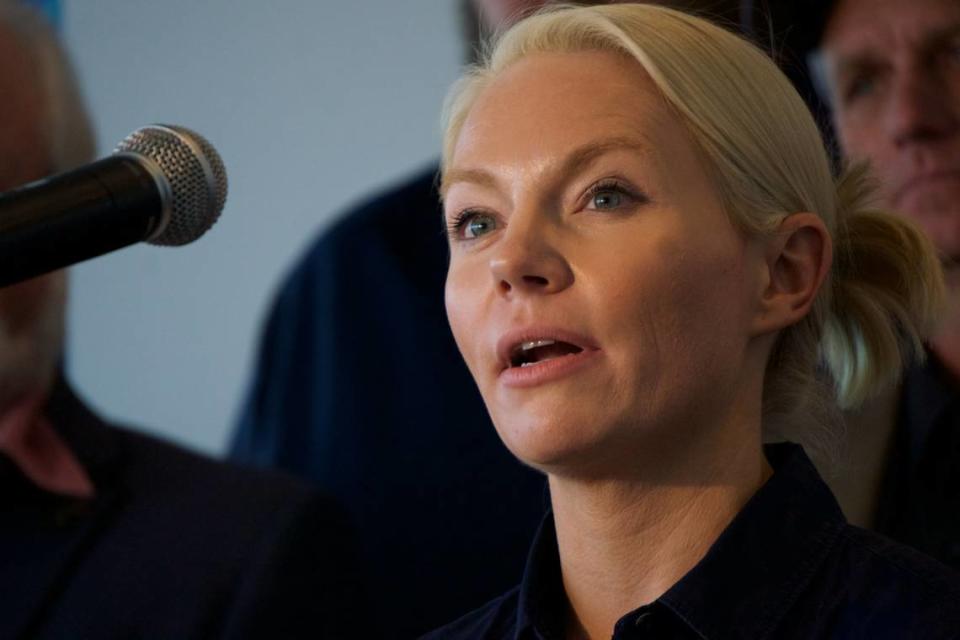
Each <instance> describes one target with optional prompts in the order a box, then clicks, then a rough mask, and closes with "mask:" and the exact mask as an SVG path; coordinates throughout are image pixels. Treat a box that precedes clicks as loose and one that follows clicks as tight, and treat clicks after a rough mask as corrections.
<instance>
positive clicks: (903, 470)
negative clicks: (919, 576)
mask: <svg viewBox="0 0 960 640" xmlns="http://www.w3.org/2000/svg"><path fill="white" fill-rule="evenodd" d="M746 4H748V5H750V4H753V3H746ZM757 5H758V7H761V8H766V7H767V6H768V7H769V11H770V16H769V17H770V22H769V24H770V25H771V26H772V29H773V40H774V46H775V48H776V49H784V48H785V49H789V50H793V51H795V52H796V53H797V54H798V56H799V57H801V58H802V59H804V60H803V61H805V62H807V63H809V68H810V71H811V72H812V73H811V75H812V79H813V81H814V82H813V84H814V85H816V87H817V89H818V92H817V93H818V96H819V98H820V99H822V100H823V102H824V103H825V105H826V107H827V110H828V112H829V114H830V120H831V122H830V124H832V129H833V131H834V132H835V135H836V139H837V142H838V145H839V151H840V153H841V155H842V156H843V157H844V158H845V159H846V160H847V161H852V162H857V161H864V160H865V161H868V162H869V163H870V164H871V165H872V168H873V169H874V172H875V175H876V177H877V178H878V179H879V183H880V188H881V199H882V202H881V203H880V204H882V205H883V206H885V207H887V208H890V209H891V210H893V211H896V212H898V213H900V214H902V215H904V216H906V217H908V218H911V219H912V220H914V221H915V222H917V223H918V224H919V225H920V226H921V227H922V228H923V229H924V230H925V231H926V232H927V233H928V234H929V236H930V238H931V239H932V240H933V242H934V244H935V245H936V246H937V248H938V249H939V250H940V253H941V256H942V259H943V264H944V267H945V270H946V275H947V285H948V309H947V315H946V317H945V319H944V321H943V323H942V324H941V326H940V327H939V329H938V331H937V333H936V334H935V336H934V337H933V339H932V340H931V341H930V343H929V344H928V345H927V362H926V364H925V365H924V366H918V367H915V368H914V369H912V370H910V371H908V372H907V373H906V375H905V376H904V378H903V380H902V381H901V383H900V385H899V386H898V387H897V388H895V389H892V390H885V391H884V392H883V393H881V395H880V396H879V397H878V398H877V399H876V400H875V401H873V402H872V403H870V404H868V405H867V406H866V407H865V408H864V409H863V410H862V411H860V412H858V413H856V414H853V415H851V416H849V420H848V432H847V441H848V444H847V451H846V461H845V464H846V467H847V468H846V470H843V471H842V472H841V473H840V474H838V476H837V477H836V478H834V479H833V480H832V482H831V484H832V487H833V489H834V491H835V492H836V494H837V497H838V499H839V501H840V503H841V505H842V506H843V508H844V511H845V512H846V513H847V517H848V518H849V519H850V520H851V521H852V522H853V523H854V524H858V525H861V526H864V527H869V528H873V529H876V530H877V531H879V532H881V533H885V534H887V535H889V536H890V537H892V538H894V539H896V540H897V541H899V542H903V543H906V544H908V545H911V546H914V547H916V548H917V549H920V550H921V551H923V552H925V553H927V554H930V555H932V556H934V557H936V558H938V559H940V560H941V561H943V562H945V563H946V564H949V565H951V566H953V567H954V568H960V266H958V259H960V2H957V0H816V1H811V2H805V3H796V2H789V1H787V0H777V1H773V2H768V3H757ZM744 15H745V16H752V17H754V18H757V17H758V14H757V13H756V12H755V11H754V10H753V8H749V7H748V10H747V11H745V12H744ZM765 23H766V21H765V20H764V19H763V16H760V19H759V20H758V21H757V24H765ZM778 41H779V44H778ZM795 62H799V61H789V63H788V65H789V66H788V68H789V67H792V68H794V69H798V68H802V67H801V66H799V65H796V64H795ZM795 77H796V74H795ZM801 82H803V81H802V80H801ZM807 97H808V98H812V97H814V96H813V95H812V94H810V93H808V94H807Z"/></svg>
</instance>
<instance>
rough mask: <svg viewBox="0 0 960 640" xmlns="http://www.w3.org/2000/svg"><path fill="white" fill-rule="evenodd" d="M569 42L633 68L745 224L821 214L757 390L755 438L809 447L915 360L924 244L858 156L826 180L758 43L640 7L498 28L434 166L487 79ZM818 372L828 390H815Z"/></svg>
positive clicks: (564, 10) (925, 309)
mask: <svg viewBox="0 0 960 640" xmlns="http://www.w3.org/2000/svg"><path fill="white" fill-rule="evenodd" d="M580 51H612V52H616V53H620V54H623V55H626V56H628V57H630V58H631V59H633V60H636V61H637V62H638V63H639V64H640V65H641V66H642V67H643V69H644V70H645V71H646V72H647V74H648V75H649V76H650V78H651V79H652V80H653V82H654V83H655V84H656V86H657V87H658V89H659V91H660V92H661V93H662V94H663V96H664V97H665V99H666V100H667V102H668V103H669V104H670V105H671V107H672V108H673V109H674V110H675V112H676V113H677V115H678V116H679V118H680V119H681V121H682V122H683V123H684V125H685V126H686V128H687V129H688V131H689V133H690V134H691V136H692V138H693V140H694V141H695V143H696V144H697V145H698V146H699V148H700V151H701V152H702V154H703V155H704V157H705V159H706V160H707V165H708V166H709V167H710V169H711V171H712V172H713V174H714V179H715V182H716V184H717V185H718V188H719V191H720V196H721V198H722V201H723V203H724V206H725V209H726V211H727V212H728V215H729V216H730V217H731V219H732V220H733V222H734V223H735V224H736V225H737V226H738V227H739V228H741V229H742V230H744V231H745V232H746V233H751V234H773V233H775V232H776V230H777V229H778V227H779V225H780V223H781V222H782V221H783V219H784V218H786V217H787V216H788V215H790V214H792V213H797V212H804V211H809V212H814V213H816V214H817V215H819V216H820V217H821V218H822V219H823V221H824V223H825V225H826V227H827V229H828V230H829V232H830V234H831V236H832V238H833V241H834V252H835V260H834V264H833V267H832V268H831V273H830V274H829V276H828V278H827V280H826V282H825V283H824V285H823V286H822V287H821V290H820V292H819V294H818V296H817V299H816V301H815V302H814V304H813V307H812V309H811V311H810V313H809V314H808V315H807V316H806V317H805V318H804V319H803V320H801V321H800V322H798V323H796V324H795V325H793V326H791V327H788V328H786V329H784V330H783V331H781V333H780V335H779V337H778V340H777V342H776V344H775V347H774V349H773V351H772V353H771V355H770V359H769V362H768V365H767V371H766V377H765V383H764V398H763V410H764V429H765V433H766V435H768V436H770V435H774V436H777V435H785V434H789V432H790V429H791V428H792V427H791V425H793V426H796V425H797V424H798V423H805V424H804V425H803V431H801V432H798V433H796V434H791V435H793V436H794V437H796V438H797V439H799V440H801V441H804V440H805V441H806V442H805V444H808V445H809V444H813V446H814V447H815V448H816V447H817V442H816V440H817V437H818V436H817V435H816V429H815V427H816V426H824V425H826V423H828V422H831V420H830V419H829V416H830V415H831V413H835V410H836V406H837V404H839V406H840V407H843V408H849V407H853V406H856V405H857V404H858V403H860V402H861V401H862V400H864V399H865V398H866V397H867V396H868V395H870V394H871V393H872V392H873V391H875V390H879V389H880V388H881V387H882V386H883V385H884V384H885V383H887V382H890V381H893V380H896V379H897V377H898V375H899V373H900V371H901V370H902V368H903V367H904V366H905V365H906V364H907V363H909V362H910V361H912V360H914V359H916V358H922V356H923V353H924V351H923V348H922V337H923V336H924V335H927V333H928V332H929V331H930V330H931V329H932V328H933V323H934V321H935V318H936V316H937V312H938V309H939V307H940V305H941V303H942V299H943V295H944V294H943V275H942V271H941V268H940V264H939V261H938V259H937V257H936V255H935V253H934V250H933V248H932V245H931V243H930V242H929V240H927V239H926V237H925V236H924V234H923V233H922V232H921V231H920V230H919V229H918V228H917V227H915V226H914V225H913V224H911V223H910V222H908V221H907V220H905V219H903V218H901V217H898V216H895V215H892V214H889V213H886V212H883V211H880V210H877V209H875V208H872V207H871V206H870V197H871V193H872V186H871V184H870V181H869V177H868V172H867V170H866V168H865V167H863V166H858V167H853V168H850V169H848V170H846V171H845V172H844V174H843V175H842V176H841V177H840V178H839V179H835V178H834V176H833V173H832V171H831V165H830V159H829V156H828V153H827V151H826V148H825V146H824V143H823V140H822V138H821V136H820V132H819V129H818V128H817V125H816V123H815V121H814V119H813V117H812V116H811V114H810V112H809V110H808V109H807V107H806V105H805V104H804V102H803V100H802V99H801V98H800V96H799V95H798V94H797V92H796V90H795V89H794V87H793V86H792V85H791V83H790V81H789V80H788V79H787V78H786V76H784V74H783V73H782V72H781V71H780V70H779V69H778V68H777V67H776V65H775V64H774V63H773V62H772V61H771V60H770V58H769V57H768V56H767V55H766V54H764V53H763V52H762V51H761V50H760V49H758V48H757V47H755V46H754V45H752V44H750V43H749V42H747V41H745V40H743V39H742V38H740V37H739V36H736V35H734V34H733V33H730V32H728V31H726V30H724V29H722V28H720V27H718V26H715V25H713V24H711V23H710V22H708V21H706V20H704V19H701V18H696V17H693V16H691V15H687V14H684V13H681V12H678V11H675V10H672V9H668V8H664V7H661V6H654V5H648V4H614V5H604V6H594V7H572V6H562V7H558V8H551V9H548V10H545V11H542V12H540V13H538V14H537V15H534V16H532V17H530V18H528V19H526V20H523V21H521V22H520V23H518V24H517V25H515V26H514V27H513V28H512V29H510V30H509V31H507V32H506V33H505V34H503V35H502V36H501V37H500V38H499V40H498V41H497V42H496V44H495V46H494V47H493V48H492V50H490V51H488V52H487V54H486V56H485V60H484V62H483V63H482V64H480V65H478V66H475V67H473V68H471V69H470V70H468V72H467V73H466V74H465V75H464V77H463V78H461V79H460V80H459V81H458V83H457V84H456V85H455V86H454V88H453V89H452V91H451V93H450V95H449V97H448V99H447V103H446V107H445V115H444V121H445V133H444V145H443V159H442V165H441V169H442V172H445V170H446V167H447V165H448V164H449V162H450V159H451V157H452V154H453V150H454V147H455V145H456V143H457V139H458V137H459V134H460V130H461V128H462V126H463V124H464V121H465V120H466V118H467V116H468V114H469V112H470V109H471V107H472V105H473V103H474V101H475V100H476V98H477V96H478V95H479V94H480V93H481V92H482V91H483V90H484V88H485V87H486V86H487V84H488V83H489V82H490V80H491V79H492V78H494V77H495V76H497V74H499V73H500V72H501V71H503V70H504V69H505V68H507V67H509V66H510V65H511V64H513V63H515V62H516V61H518V60H520V59H522V58H524V57H525V56H528V55H530V54H532V53H538V52H565V53H570V52H580ZM824 373H825V374H827V376H828V381H827V382H828V383H829V384H830V385H832V387H833V391H834V393H832V394H831V393H829V391H827V393H823V390H824V385H823V383H822V377H823V374H824ZM825 396H826V398H825ZM830 396H832V397H830ZM811 422H812V423H813V424H812V425H811ZM811 427H814V428H811ZM811 440H813V441H814V442H812V443H811Z"/></svg>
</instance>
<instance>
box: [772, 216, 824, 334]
mask: <svg viewBox="0 0 960 640" xmlns="http://www.w3.org/2000/svg"><path fill="white" fill-rule="evenodd" d="M765 257H766V263H765V269H766V270H767V271H766V274H765V276H766V277H765V278H764V290H763V291H762V293H761V298H760V307H759V310H758V313H757V317H756V319H755V322H754V327H753V328H754V331H755V333H756V334H757V335H759V334H764V333H770V332H774V331H779V330H780V329H783V328H785V327H788V326H790V325H792V324H794V323H796V322H799V321H800V320H801V319H802V318H803V317H804V316H806V315H807V313H809V311H810V308H811V307H812V306H813V302H814V300H816V297H817V293H818V292H819V291H820V287H821V286H822V285H823V282H824V280H825V279H826V277H827V274H828V273H829V271H830V265H831V264H832V261H833V242H832V240H831V238H830V234H829V232H828V231H827V228H826V225H825V224H824V222H823V220H822V219H821V218H820V217H819V216H817V215H815V214H813V213H806V212H804V213H795V214H792V215H789V216H787V217H786V218H784V219H783V221H782V222H781V223H780V228H779V230H778V231H777V232H776V233H775V234H774V235H772V236H771V237H770V238H769V240H768V244H767V247H766V253H765Z"/></svg>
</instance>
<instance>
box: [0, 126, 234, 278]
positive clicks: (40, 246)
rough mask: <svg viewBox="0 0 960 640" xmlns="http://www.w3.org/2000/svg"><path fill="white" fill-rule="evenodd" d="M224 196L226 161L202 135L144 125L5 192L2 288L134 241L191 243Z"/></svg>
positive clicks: (0, 235) (0, 221) (0, 233)
mask: <svg viewBox="0 0 960 640" xmlns="http://www.w3.org/2000/svg"><path fill="white" fill-rule="evenodd" d="M226 198H227V174H226V171H225V170H224V168H223V161H222V160H221V159H220V156H219V155H218V154H217V152H216V150H214V148H213V147H212V146H211V145H210V143H209V142H207V141H206V140H205V139H204V138H203V137H202V136H200V135H199V134H197V133H194V132H193V131H190V130H189V129H186V128H184V127H179V126H171V125H149V126H146V127H142V128H140V129H137V130H136V131H134V132H133V133H131V134H130V135H129V136H127V137H126V138H124V140H123V142H121V143H120V144H119V145H118V146H117V148H116V150H115V152H114V153H113V154H112V155H110V156H108V157H106V158H104V159H102V160H98V161H97V162H94V163H92V164H88V165H84V166H83V167H80V168H78V169H75V170H73V171H68V172H66V173H61V174H59V175H55V176H52V177H49V178H45V179H43V180H39V181H37V182H32V183H30V184H27V185H24V186H22V187H19V188H17V189H14V190H13V191H8V192H6V193H3V194H0V287H4V286H7V285H11V284H14V283H17V282H21V281H23V280H27V279H28V278H32V277H34V276H38V275H41V274H44V273H47V272H49V271H54V270H56V269H60V268H62V267H66V266H68V265H71V264H74V263H76V262H80V261H82V260H87V259H89V258H94V257H96V256H100V255H103V254H105V253H108V252H110V251H114V250H116V249H120V248H122V247H126V246H128V245H131V244H134V243H137V242H148V243H150V244H155V245H165V246H179V245H183V244H187V243H189V242H193V241H194V240H196V239H197V238H199V237H200V236H202V235H203V234H204V232H206V231H207V229H209V228H210V227H211V226H213V223H214V222H216V221H217V218H218V217H219V216H220V212H221V211H222V210H223V205H224V202H225V201H226Z"/></svg>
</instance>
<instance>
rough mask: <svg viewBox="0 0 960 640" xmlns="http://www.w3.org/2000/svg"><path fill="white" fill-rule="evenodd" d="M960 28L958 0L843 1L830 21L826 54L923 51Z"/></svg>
mask: <svg viewBox="0 0 960 640" xmlns="http://www.w3.org/2000/svg"><path fill="white" fill-rule="evenodd" d="M958 31H960V2H956V1H955V0H910V1H909V2H905V1H904V0H842V1H841V2H839V3H838V4H837V7H836V9H834V11H833V13H832V14H831V16H830V19H829V20H828V22H827V25H826V29H825V30H824V33H823V38H822V50H823V53H824V54H825V55H826V56H827V57H828V58H829V59H831V60H832V61H835V62H836V61H840V60H842V59H846V58H868V59H884V58H888V57H890V55H891V54H892V53H893V52H895V51H923V50H925V49H926V48H929V46H931V45H932V44H934V43H936V42H938V41H943V40H944V39H945V38H949V37H950V36H951V35H955V34H956V33H957V32H958Z"/></svg>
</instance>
